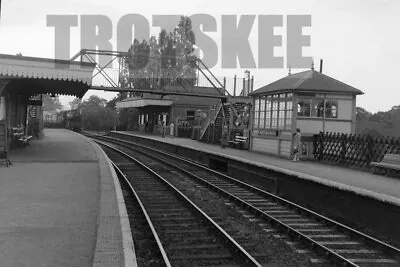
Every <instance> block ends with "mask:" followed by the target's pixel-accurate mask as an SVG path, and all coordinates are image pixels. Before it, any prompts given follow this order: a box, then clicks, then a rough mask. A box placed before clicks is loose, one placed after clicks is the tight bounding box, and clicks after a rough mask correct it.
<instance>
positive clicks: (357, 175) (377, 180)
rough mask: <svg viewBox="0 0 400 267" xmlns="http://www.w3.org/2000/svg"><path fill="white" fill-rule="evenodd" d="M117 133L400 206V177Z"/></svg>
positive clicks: (198, 143)
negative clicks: (235, 161)
mask: <svg viewBox="0 0 400 267" xmlns="http://www.w3.org/2000/svg"><path fill="white" fill-rule="evenodd" d="M117 133H123V134H127V135H133V136H138V137H141V138H148V139H153V140H157V141H160V142H165V143H169V144H173V145H176V146H182V147H186V148H191V149H194V150H197V151H202V152H205V153H211V154H214V155H217V156H220V157H225V158H230V159H233V160H237V161H241V162H245V163H249V164H252V165H255V166H258V167H262V168H266V169H271V170H274V171H277V172H280V173H284V174H289V175H291V176H295V177H297V178H299V179H305V180H311V181H313V182H316V183H319V184H323V185H326V186H329V187H334V188H336V189H339V190H344V191H348V192H352V193H356V194H358V195H363V196H366V197H370V198H373V199H376V200H379V201H384V202H389V203H392V204H395V205H398V206H400V180H399V179H398V178H391V177H386V176H382V175H376V174H372V173H369V172H366V171H361V170H356V169H351V168H345V167H340V166H333V165H328V164H323V163H319V162H313V161H300V162H292V161H290V160H289V159H286V158H281V157H277V156H272V155H267V154H261V153H257V152H252V151H247V150H238V149H233V148H224V149H223V148H221V147H220V146H217V145H211V144H205V143H201V142H199V141H196V140H192V139H188V138H178V137H174V138H171V137H165V138H162V137H161V136H156V135H146V134H140V133H138V132H129V131H126V132H117Z"/></svg>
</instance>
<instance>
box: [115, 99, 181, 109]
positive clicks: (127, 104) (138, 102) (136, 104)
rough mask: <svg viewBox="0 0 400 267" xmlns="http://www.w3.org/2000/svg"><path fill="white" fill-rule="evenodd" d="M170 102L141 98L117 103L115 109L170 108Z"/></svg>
mask: <svg viewBox="0 0 400 267" xmlns="http://www.w3.org/2000/svg"><path fill="white" fill-rule="evenodd" d="M172 103H173V101H172V100H165V99H143V98H127V99H124V100H122V101H121V102H117V104H116V106H117V108H141V107H146V106H171V105H172Z"/></svg>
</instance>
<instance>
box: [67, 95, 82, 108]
mask: <svg viewBox="0 0 400 267" xmlns="http://www.w3.org/2000/svg"><path fill="white" fill-rule="evenodd" d="M68 105H69V107H70V108H71V109H77V108H80V107H81V105H82V99H80V98H77V97H76V98H74V100H72V101H70V102H69V103H68Z"/></svg>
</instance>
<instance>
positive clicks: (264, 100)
mask: <svg viewBox="0 0 400 267" xmlns="http://www.w3.org/2000/svg"><path fill="white" fill-rule="evenodd" d="M361 94H363V92H362V91H360V90H359V89H356V88H354V87H352V86H350V85H347V84H345V83H343V82H341V81H338V80H336V79H334V78H331V77H329V76H327V75H325V74H322V73H321V72H318V71H315V70H314V68H311V70H307V71H303V72H299V73H295V74H289V75H288V76H286V77H284V78H282V79H280V80H277V81H275V82H273V83H270V84H268V85H265V86H263V87H261V88H259V89H257V90H255V91H254V92H252V93H251V94H250V95H251V96H252V97H253V100H254V105H253V112H252V113H253V114H252V115H253V120H252V121H253V125H252V138H251V150H253V151H259V152H265V153H269V154H275V155H281V156H285V157H289V156H290V154H291V151H292V147H293V141H292V138H293V134H294V133H295V131H296V129H297V128H299V129H300V130H301V132H302V143H303V149H302V151H301V152H302V155H303V156H305V157H312V154H313V153H312V152H313V148H312V144H313V135H314V134H317V133H319V132H321V131H322V132H339V133H348V134H350V133H355V126H356V97H357V95H361Z"/></svg>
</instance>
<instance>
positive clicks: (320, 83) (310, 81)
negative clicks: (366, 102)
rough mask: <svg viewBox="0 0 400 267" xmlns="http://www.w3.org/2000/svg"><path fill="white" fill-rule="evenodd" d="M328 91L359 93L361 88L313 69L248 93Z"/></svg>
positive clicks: (291, 75)
mask: <svg viewBox="0 0 400 267" xmlns="http://www.w3.org/2000/svg"><path fill="white" fill-rule="evenodd" d="M298 91H307V92H310V91H311V92H329V93H340V94H351V95H361V94H364V93H363V92H362V91H361V90H359V89H357V88H354V87H352V86H350V85H347V84H345V83H343V82H341V81H339V80H336V79H334V78H332V77H329V76H328V75H325V74H322V73H320V72H318V71H315V70H313V69H311V70H307V71H303V72H299V73H295V74H289V75H288V76H286V77H284V78H282V79H279V80H277V81H275V82H273V83H270V84H268V85H265V86H263V87H261V88H259V89H257V90H254V91H253V92H252V93H250V94H249V95H253V96H254V95H259V94H270V93H280V92H298Z"/></svg>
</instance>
